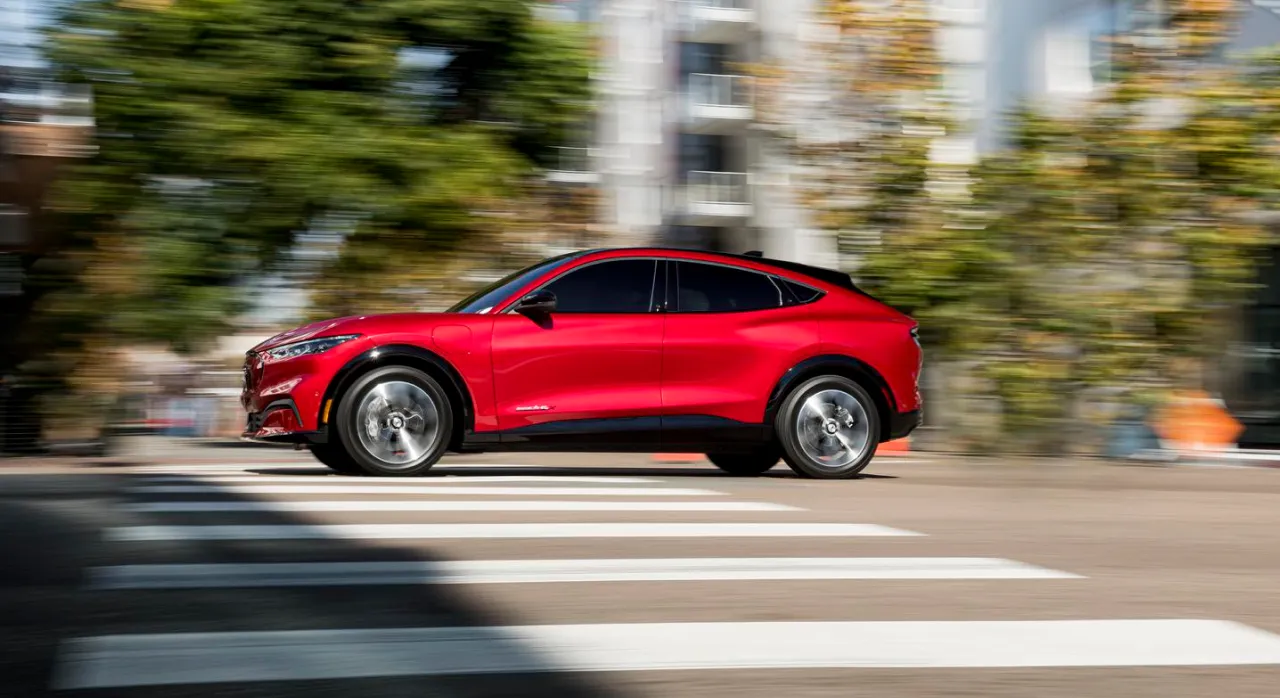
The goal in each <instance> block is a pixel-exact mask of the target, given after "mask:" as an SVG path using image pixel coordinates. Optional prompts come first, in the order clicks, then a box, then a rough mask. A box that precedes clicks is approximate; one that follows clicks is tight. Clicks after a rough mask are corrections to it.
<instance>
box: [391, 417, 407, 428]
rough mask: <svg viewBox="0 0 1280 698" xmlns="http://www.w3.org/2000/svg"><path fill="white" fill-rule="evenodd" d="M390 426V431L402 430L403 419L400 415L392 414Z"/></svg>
mask: <svg viewBox="0 0 1280 698" xmlns="http://www.w3.org/2000/svg"><path fill="white" fill-rule="evenodd" d="M390 424H391V428H392V429H403V428H404V417H401V416H400V415H398V414H393V415H391V420H390Z"/></svg>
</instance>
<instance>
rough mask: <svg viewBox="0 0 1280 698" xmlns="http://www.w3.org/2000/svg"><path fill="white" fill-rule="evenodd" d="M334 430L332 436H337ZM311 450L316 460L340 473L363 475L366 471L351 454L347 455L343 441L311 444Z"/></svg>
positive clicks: (309, 448)
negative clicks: (334, 434)
mask: <svg viewBox="0 0 1280 698" xmlns="http://www.w3.org/2000/svg"><path fill="white" fill-rule="evenodd" d="M332 434H333V432H330V438H335V439H336V437H334V436H333V435H332ZM307 450H309V451H311V455H312V456H314V457H315V459H316V460H318V461H320V462H321V463H323V464H324V465H325V466H326V467H328V468H329V469H330V470H332V471H333V472H335V473H338V474H340V475H362V474H364V471H363V470H361V468H360V466H359V465H357V464H356V462H355V461H354V460H352V459H351V456H349V455H347V450H346V448H345V447H344V446H343V445H342V444H341V443H335V442H334V441H330V442H329V443H323V444H311V445H310V446H308V447H307Z"/></svg>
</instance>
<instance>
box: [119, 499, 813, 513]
mask: <svg viewBox="0 0 1280 698" xmlns="http://www.w3.org/2000/svg"><path fill="white" fill-rule="evenodd" d="M122 508H123V509H124V510H125V511H132V512H137V513H151V514H156V513H194V512H231V511H240V512H245V511H278V512H294V513H298V512H319V511H804V510H803V509H799V508H797V507H789V506H786V505H784V504H770V503H768V502H726V501H724V500H715V501H693V502H689V501H684V502H654V501H648V502H618V501H603V502H593V501H581V500H554V499H543V500H535V501H526V500H510V499H508V500H501V499H496V500H495V499H478V500H474V501H459V500H438V499H375V500H336V501H296V500H288V501H282V500H270V501H263V500H259V501H249V502H245V501H238V500H217V501H209V502H179V501H164V502H131V503H129V504H125V505H123V507H122Z"/></svg>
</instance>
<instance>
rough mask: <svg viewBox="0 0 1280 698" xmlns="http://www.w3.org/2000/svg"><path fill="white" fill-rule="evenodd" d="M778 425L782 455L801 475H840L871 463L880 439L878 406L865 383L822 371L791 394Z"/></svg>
mask: <svg viewBox="0 0 1280 698" xmlns="http://www.w3.org/2000/svg"><path fill="white" fill-rule="evenodd" d="M775 428H776V430H777V433H778V437H779V440H780V441H781V443H782V451H783V458H784V459H785V460H786V461H787V465H788V466H790V467H791V469H792V470H794V471H795V472H796V474H797V475H800V476H801V477H809V478H818V479H824V480H841V479H848V478H852V477H855V476H857V474H858V473H860V472H862V470H863V468H866V467H867V464H868V463H870V462H871V458H872V457H873V456H874V455H875V453H876V447H877V446H878V445H879V442H880V439H879V435H880V411H879V410H878V409H877V408H876V403H875V401H874V400H872V399H871V395H870V394H869V393H867V391H866V390H864V389H863V388H862V386H860V385H858V384H857V383H854V382H853V381H851V380H849V379H848V378H844V377H842V376H820V377H818V378H814V379H812V380H809V381H806V382H805V383H804V384H803V385H801V386H800V387H799V388H797V389H796V390H795V391H793V392H792V393H791V395H789V396H788V397H787V399H786V401H785V402H784V403H783V405H782V409H781V410H779V411H778V417H777V422H776V424H775Z"/></svg>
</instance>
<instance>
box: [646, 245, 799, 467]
mask: <svg viewBox="0 0 1280 698" xmlns="http://www.w3.org/2000/svg"><path fill="white" fill-rule="evenodd" d="M666 266H667V272H666V277H667V284H666V285H667V294H666V295H667V304H666V308H665V310H666V329H665V335H664V338H663V345H662V414H663V423H662V426H663V440H664V441H665V442H666V445H667V446H668V447H678V446H679V445H680V444H681V443H686V442H697V441H699V440H700V439H702V438H703V437H705V436H706V435H708V434H709V433H711V432H721V433H724V434H725V435H726V436H728V437H729V438H730V439H731V440H732V438H733V436H732V434H733V433H737V434H739V435H740V437H741V438H744V439H751V438H757V437H758V435H759V434H760V433H761V432H760V427H761V426H762V425H763V423H764V414H765V404H766V402H767V401H768V398H769V393H770V391H772V390H773V387H774V385H775V384H776V383H777V382H778V380H779V379H780V378H781V377H782V375H783V374H784V373H785V372H786V371H787V370H788V369H789V368H791V367H792V366H794V365H795V364H797V363H799V362H800V361H802V360H803V359H805V358H808V354H809V353H811V352H812V351H813V348H814V347H816V346H817V345H818V342H819V338H818V332H817V326H816V323H815V322H814V321H813V320H810V319H809V308H808V307H807V306H805V305H802V304H799V303H797V302H796V299H795V297H794V295H793V294H792V293H791V292H789V291H788V290H787V289H785V288H784V287H783V284H782V283H781V282H780V281H778V280H775V279H774V277H772V276H771V275H769V274H764V273H761V272H757V271H754V270H751V269H746V268H744V267H736V266H731V265H728V264H719V263H714V262H703V261H690V260H679V261H676V260H672V261H669V262H668V263H667V265H666Z"/></svg>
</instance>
